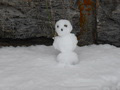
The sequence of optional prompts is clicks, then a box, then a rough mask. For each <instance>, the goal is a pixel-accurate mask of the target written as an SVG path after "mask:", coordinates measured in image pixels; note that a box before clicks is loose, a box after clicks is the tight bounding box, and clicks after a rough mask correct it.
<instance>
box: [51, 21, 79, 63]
mask: <svg viewBox="0 0 120 90" xmlns="http://www.w3.org/2000/svg"><path fill="white" fill-rule="evenodd" d="M72 29H73V28H72V25H71V23H70V22H69V21H68V20H64V19H62V20H59V21H57V22H56V25H55V31H56V32H57V34H58V36H56V37H55V38H54V42H53V46H54V48H55V49H57V50H59V51H60V52H61V53H60V54H59V55H58V56H57V61H58V62H59V63H61V64H68V65H75V64H77V63H78V62H79V59H78V55H77V54H76V53H75V52H74V50H75V48H76V46H77V43H78V41H77V38H76V36H75V35H74V34H72V33H71V31H72Z"/></svg>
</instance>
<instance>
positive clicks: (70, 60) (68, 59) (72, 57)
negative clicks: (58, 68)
mask: <svg viewBox="0 0 120 90" xmlns="http://www.w3.org/2000/svg"><path fill="white" fill-rule="evenodd" d="M57 61H58V62H59V63H60V64H66V65H75V64H77V63H78V62H79V59H78V55H77V54H76V53H75V52H63V53H60V54H59V55H58V56H57Z"/></svg>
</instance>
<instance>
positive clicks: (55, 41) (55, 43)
mask: <svg viewBox="0 0 120 90" xmlns="http://www.w3.org/2000/svg"><path fill="white" fill-rule="evenodd" d="M53 46H54V48H55V49H58V37H55V38H54V42H53Z"/></svg>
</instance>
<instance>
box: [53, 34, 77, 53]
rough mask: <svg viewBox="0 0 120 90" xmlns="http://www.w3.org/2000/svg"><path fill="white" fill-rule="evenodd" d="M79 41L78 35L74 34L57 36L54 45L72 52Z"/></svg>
mask: <svg viewBox="0 0 120 90" xmlns="http://www.w3.org/2000/svg"><path fill="white" fill-rule="evenodd" d="M77 43H78V41H77V38H76V36H75V35H74V34H69V35H66V36H62V37H59V36H57V37H55V39H54V43H53V46H54V48H55V49H57V50H59V51H61V52H71V51H74V50H75V48H76V46H77Z"/></svg>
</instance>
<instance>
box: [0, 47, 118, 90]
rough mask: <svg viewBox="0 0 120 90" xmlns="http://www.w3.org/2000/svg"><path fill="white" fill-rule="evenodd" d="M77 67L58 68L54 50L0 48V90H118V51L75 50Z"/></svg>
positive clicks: (105, 48)
mask: <svg viewBox="0 0 120 90" xmlns="http://www.w3.org/2000/svg"><path fill="white" fill-rule="evenodd" d="M75 52H76V53H77V54H78V55H79V59H80V62H79V64H77V65H73V66H72V65H71V66H61V65H59V64H58V62H56V57H57V55H58V53H59V52H58V51H57V50H55V49H54V48H53V46H43V45H42V46H41V45H40V46H30V47H16V48H15V47H2V48H0V90H120V88H119V87H120V48H117V47H114V46H111V45H90V46H84V47H77V48H76V50H75Z"/></svg>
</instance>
